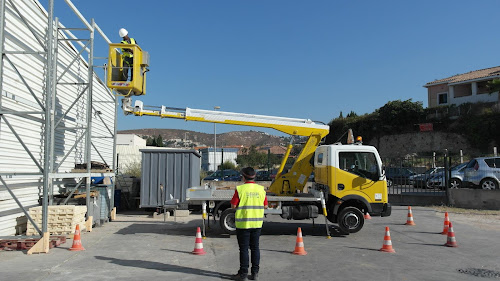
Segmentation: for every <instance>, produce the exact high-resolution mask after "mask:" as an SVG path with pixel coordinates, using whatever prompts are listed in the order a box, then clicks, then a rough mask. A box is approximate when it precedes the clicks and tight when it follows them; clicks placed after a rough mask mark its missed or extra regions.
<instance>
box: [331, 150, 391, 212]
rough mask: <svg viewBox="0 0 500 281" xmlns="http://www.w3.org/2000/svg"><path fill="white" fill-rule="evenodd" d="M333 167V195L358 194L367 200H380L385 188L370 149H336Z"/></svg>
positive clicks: (377, 162) (385, 190) (378, 167)
mask: <svg viewBox="0 0 500 281" xmlns="http://www.w3.org/2000/svg"><path fill="white" fill-rule="evenodd" d="M337 153H338V157H336V158H337V159H338V163H337V165H338V166H337V167H336V168H334V169H333V170H334V172H333V173H334V177H333V181H334V186H335V188H336V189H335V193H336V194H334V195H335V196H337V197H339V198H342V197H344V196H345V195H351V194H358V195H360V196H362V197H364V198H366V199H367V200H368V201H369V202H375V201H382V197H386V196H383V195H384V194H385V195H386V193H387V189H386V187H385V184H384V181H383V180H380V165H379V161H377V157H376V155H375V153H374V152H371V151H338V152H337Z"/></svg>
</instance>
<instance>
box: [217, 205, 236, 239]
mask: <svg viewBox="0 0 500 281" xmlns="http://www.w3.org/2000/svg"><path fill="white" fill-rule="evenodd" d="M235 214H236V209H232V208H227V209H225V210H224V211H223V212H222V214H221V215H220V227H221V228H222V230H224V232H226V233H228V234H236V223H235Z"/></svg>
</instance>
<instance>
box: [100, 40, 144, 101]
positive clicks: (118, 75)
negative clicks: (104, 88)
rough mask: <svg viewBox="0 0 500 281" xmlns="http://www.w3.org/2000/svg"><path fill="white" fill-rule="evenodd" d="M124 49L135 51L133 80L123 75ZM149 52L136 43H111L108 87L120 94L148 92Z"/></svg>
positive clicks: (128, 94)
mask: <svg viewBox="0 0 500 281" xmlns="http://www.w3.org/2000/svg"><path fill="white" fill-rule="evenodd" d="M122 49H130V50H132V52H133V63H132V66H133V67H132V71H129V74H130V73H132V72H133V75H132V77H133V79H132V81H127V79H126V77H124V75H123V64H124V61H123V57H124V56H123V53H122ZM148 66H149V53H148V52H146V51H143V50H142V49H141V48H140V47H139V46H138V45H136V44H114V43H113V44H109V55H108V73H107V84H108V88H110V89H113V90H114V91H115V92H116V93H117V94H118V95H120V96H126V97H129V96H132V95H134V96H141V95H145V94H146V72H148V71H149V69H148V68H147V67H148Z"/></svg>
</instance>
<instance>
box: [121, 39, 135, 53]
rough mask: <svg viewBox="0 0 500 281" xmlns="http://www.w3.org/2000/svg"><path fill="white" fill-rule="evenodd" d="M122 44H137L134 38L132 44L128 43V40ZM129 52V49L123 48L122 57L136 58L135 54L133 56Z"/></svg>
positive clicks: (131, 40)
mask: <svg viewBox="0 0 500 281" xmlns="http://www.w3.org/2000/svg"><path fill="white" fill-rule="evenodd" d="M121 43H122V44H136V42H135V39H134V38H130V43H129V42H128V41H126V40H123V41H122V42H121ZM127 50H128V49H124V48H122V54H123V55H122V57H128V58H133V57H134V54H133V53H130V52H128V51H127Z"/></svg>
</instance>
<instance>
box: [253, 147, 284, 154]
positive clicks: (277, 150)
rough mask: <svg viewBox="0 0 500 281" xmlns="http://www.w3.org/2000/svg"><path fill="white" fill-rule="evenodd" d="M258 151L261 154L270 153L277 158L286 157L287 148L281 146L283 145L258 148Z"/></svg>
mask: <svg viewBox="0 0 500 281" xmlns="http://www.w3.org/2000/svg"><path fill="white" fill-rule="evenodd" d="M257 150H258V151H259V152H260V153H265V154H267V153H268V151H269V153H271V154H274V155H277V156H284V155H285V153H286V147H284V146H281V145H274V146H262V147H259V148H257Z"/></svg>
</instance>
